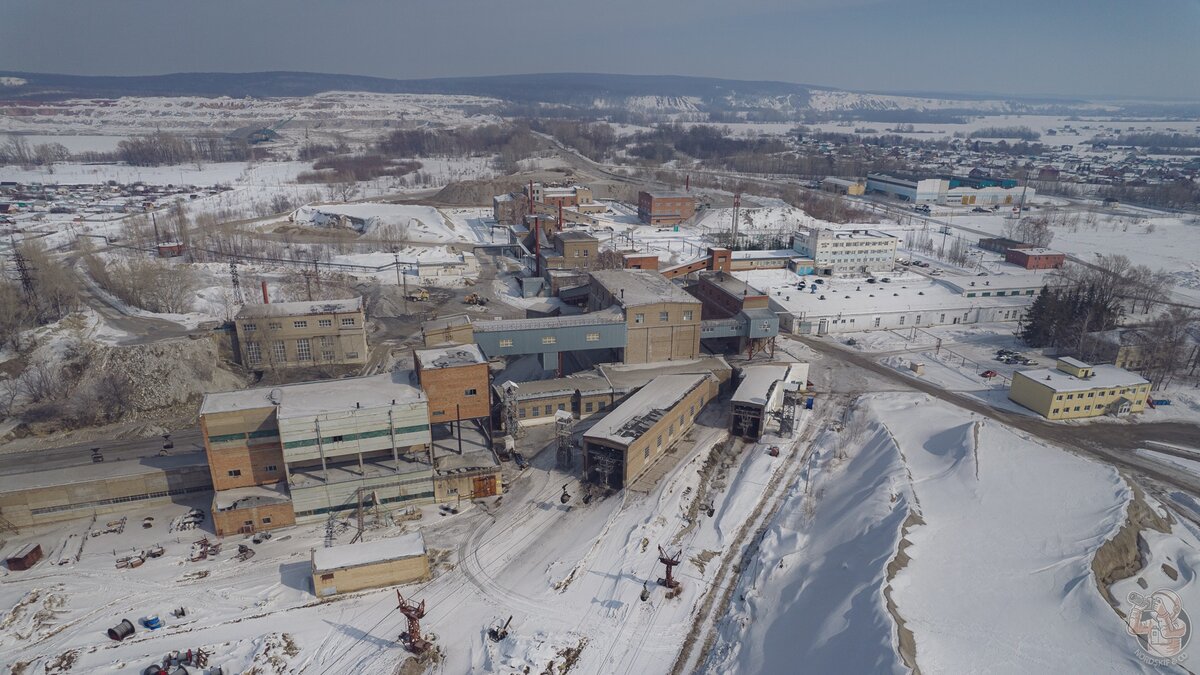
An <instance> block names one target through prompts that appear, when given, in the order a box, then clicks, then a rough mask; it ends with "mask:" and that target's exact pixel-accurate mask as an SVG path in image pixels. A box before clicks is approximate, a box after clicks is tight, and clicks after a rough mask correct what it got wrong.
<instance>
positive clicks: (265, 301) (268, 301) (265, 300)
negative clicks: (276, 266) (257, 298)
mask: <svg viewBox="0 0 1200 675" xmlns="http://www.w3.org/2000/svg"><path fill="white" fill-rule="evenodd" d="M260 283H262V291H263V304H264V305H269V304H271V298H269V297H267V280H266V279H263V280H262V281H261V282H260Z"/></svg>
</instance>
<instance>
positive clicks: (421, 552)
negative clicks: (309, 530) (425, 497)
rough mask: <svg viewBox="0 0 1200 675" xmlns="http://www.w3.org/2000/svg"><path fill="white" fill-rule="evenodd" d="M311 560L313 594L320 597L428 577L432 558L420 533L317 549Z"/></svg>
mask: <svg viewBox="0 0 1200 675" xmlns="http://www.w3.org/2000/svg"><path fill="white" fill-rule="evenodd" d="M311 558H312V585H313V593H314V594H315V595H316V596H317V597H320V598H327V597H330V596H333V595H337V594H339V593H352V592H354V591H362V590H367V589H371V588H383V587H385V586H400V585H403V584H410V583H413V582H415V581H424V580H426V579H428V578H429V556H428V555H427V554H426V551H425V539H424V538H423V537H422V536H421V533H420V532H409V533H406V534H402V535H400V536H398V537H391V538H388V539H379V540H376V541H369V542H367V541H360V542H358V543H354V544H343V545H340V546H329V547H326V548H314V549H313V550H312V554H311Z"/></svg>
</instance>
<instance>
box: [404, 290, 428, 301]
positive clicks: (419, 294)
mask: <svg viewBox="0 0 1200 675" xmlns="http://www.w3.org/2000/svg"><path fill="white" fill-rule="evenodd" d="M404 297H405V298H406V299H408V300H412V301H413V302H427V301H428V300H429V291H427V290H425V289H424V288H420V287H417V288H412V289H409V291H408V295H406V296H404Z"/></svg>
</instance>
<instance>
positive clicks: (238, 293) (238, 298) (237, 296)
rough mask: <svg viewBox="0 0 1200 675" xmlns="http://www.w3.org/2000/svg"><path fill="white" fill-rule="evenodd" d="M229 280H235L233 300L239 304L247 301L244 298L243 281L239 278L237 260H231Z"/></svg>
mask: <svg viewBox="0 0 1200 675" xmlns="http://www.w3.org/2000/svg"><path fill="white" fill-rule="evenodd" d="M229 280H230V281H231V282H233V301H234V302H236V303H237V304H239V305H243V304H245V303H246V301H245V299H243V298H242V282H241V280H239V279H238V268H237V261H236V260H230V261H229Z"/></svg>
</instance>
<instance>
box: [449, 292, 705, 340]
mask: <svg viewBox="0 0 1200 675" xmlns="http://www.w3.org/2000/svg"><path fill="white" fill-rule="evenodd" d="M688 297H691V296H688ZM697 302H699V301H697ZM609 323H625V315H624V314H622V313H621V310H619V309H617V308H615V307H609V308H606V309H602V310H599V311H596V312H588V313H586V314H573V315H571V316H548V317H543V318H540V319H493V320H491V321H476V322H475V323H474V324H473V326H472V327H473V328H474V330H475V332H476V333H498V332H499V333H503V332H508V331H514V330H547V329H551V328H566V327H568V326H599V325H603V324H609Z"/></svg>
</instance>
